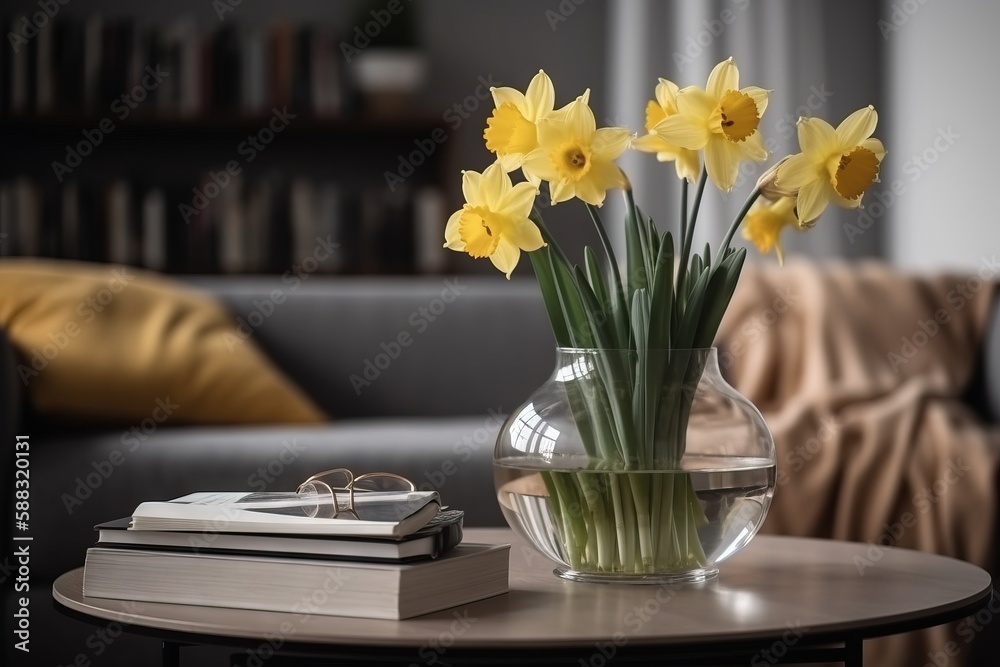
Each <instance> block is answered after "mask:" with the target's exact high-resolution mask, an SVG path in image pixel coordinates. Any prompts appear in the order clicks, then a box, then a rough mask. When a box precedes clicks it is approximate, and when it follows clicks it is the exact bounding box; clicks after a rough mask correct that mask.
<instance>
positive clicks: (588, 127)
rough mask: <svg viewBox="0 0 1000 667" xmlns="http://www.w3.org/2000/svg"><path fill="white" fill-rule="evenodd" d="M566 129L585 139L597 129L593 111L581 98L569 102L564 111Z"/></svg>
mask: <svg viewBox="0 0 1000 667" xmlns="http://www.w3.org/2000/svg"><path fill="white" fill-rule="evenodd" d="M566 129H567V131H568V132H569V134H571V135H573V136H575V137H577V138H578V139H583V140H587V139H589V138H590V136H591V135H592V134H594V132H595V131H596V130H597V121H596V120H594V112H593V111H591V109H590V107H589V106H587V104H586V103H584V101H583V100H582V99H579V98H578V99H577V100H576V101H575V102H571V103H570V105H569V109H568V110H567V112H566Z"/></svg>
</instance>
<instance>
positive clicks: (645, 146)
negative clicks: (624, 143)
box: [632, 134, 672, 153]
mask: <svg viewBox="0 0 1000 667" xmlns="http://www.w3.org/2000/svg"><path fill="white" fill-rule="evenodd" d="M632 148H634V149H636V150H637V151H642V152H643V153H659V152H661V151H666V150H670V149H671V148H672V146H671V144H669V143H668V142H667V140H666V139H664V138H663V137H661V136H660V135H658V134H646V135H643V136H641V137H636V138H635V139H633V140H632Z"/></svg>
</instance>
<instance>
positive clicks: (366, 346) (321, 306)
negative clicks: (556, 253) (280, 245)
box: [190, 274, 555, 419]
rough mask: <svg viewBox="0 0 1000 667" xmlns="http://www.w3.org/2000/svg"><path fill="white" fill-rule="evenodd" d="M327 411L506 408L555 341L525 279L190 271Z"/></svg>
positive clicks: (342, 414)
mask: <svg viewBox="0 0 1000 667" xmlns="http://www.w3.org/2000/svg"><path fill="white" fill-rule="evenodd" d="M190 282H191V283H193V284H194V285H195V286H196V287H198V288H200V289H202V290H205V291H207V292H209V293H211V294H212V295H214V296H216V297H217V298H218V299H219V300H220V301H221V302H222V303H223V304H224V305H225V306H226V307H228V308H229V310H230V312H232V314H233V317H234V319H235V320H236V321H237V323H238V324H239V326H240V328H241V332H242V333H243V334H244V335H248V336H250V338H252V339H253V340H254V341H256V342H257V344H259V345H260V346H261V347H262V348H263V349H264V351H265V352H266V353H267V354H268V355H270V357H271V358H272V359H273V360H274V361H275V362H276V363H277V364H278V365H279V366H280V367H281V368H282V369H283V370H284V371H285V372H286V373H287V374H288V375H289V376H290V377H291V378H292V379H293V380H295V381H296V382H297V383H298V384H299V385H300V386H301V387H302V388H303V389H304V390H305V391H306V392H307V393H308V394H309V395H310V396H311V397H312V398H313V399H314V400H315V401H316V402H317V403H318V404H319V405H320V406H322V407H323V408H324V409H325V410H327V412H328V413H329V414H330V415H331V416H332V417H334V418H335V419H336V418H350V417H371V416H428V417H431V416H446V415H474V414H484V413H486V412H487V411H488V410H490V409H502V410H503V411H507V412H509V411H511V410H513V409H514V408H516V407H517V406H518V405H520V404H521V402H523V401H524V400H525V399H527V398H528V396H529V395H530V393H531V392H532V391H533V390H534V389H536V388H537V387H538V386H539V385H540V384H541V383H542V382H543V381H544V380H545V378H547V377H548V376H549V375H550V374H551V372H552V370H553V367H554V364H555V352H554V350H555V342H554V339H553V337H552V333H551V328H550V326H549V323H548V319H547V317H546V313H545V308H544V305H543V303H542V300H541V296H540V294H539V292H538V286H537V284H536V283H535V282H534V281H533V280H522V281H518V280H515V281H510V282H508V281H506V280H504V279H503V277H502V276H483V277H409V276H408V277H395V278H388V277H378V278H374V277H366V278H340V277H327V276H312V277H310V278H308V279H307V280H304V281H303V280H302V279H301V278H298V277H296V276H294V275H291V274H287V275H286V276H285V277H281V276H274V277H256V276H255V277H245V278H234V277H218V278H216V277H208V278H206V277H199V278H192V279H191V280H190Z"/></svg>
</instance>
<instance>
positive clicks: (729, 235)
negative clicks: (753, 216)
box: [719, 188, 760, 260]
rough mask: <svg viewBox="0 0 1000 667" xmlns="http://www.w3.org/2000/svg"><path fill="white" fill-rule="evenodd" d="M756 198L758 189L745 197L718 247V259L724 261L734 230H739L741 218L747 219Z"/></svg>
mask: <svg viewBox="0 0 1000 667" xmlns="http://www.w3.org/2000/svg"><path fill="white" fill-rule="evenodd" d="M757 197H760V188H754V189H753V192H751V193H750V196H749V197H747V200H746V202H744V204H743V208H741V209H740V212H739V213H737V214H736V218H735V219H734V220H733V224H731V225H730V226H729V231H727V232H726V237H725V238H724V239H723V240H722V245H721V246H719V247H720V248H721V250H720V251H719V259H720V260H721V259H725V257H726V251H727V250H729V244H730V243H731V242H732V240H733V236H734V235H735V234H736V230H737V229H738V228H739V226H740V224H741V223H742V222H743V218H745V217H747V213H749V212H750V207H751V206H753V203H754V202H755V201H757Z"/></svg>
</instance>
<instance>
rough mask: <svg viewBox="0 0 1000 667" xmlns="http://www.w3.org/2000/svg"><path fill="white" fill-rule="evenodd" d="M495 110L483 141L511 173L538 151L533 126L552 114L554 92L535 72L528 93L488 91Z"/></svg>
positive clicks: (544, 76)
mask: <svg viewBox="0 0 1000 667" xmlns="http://www.w3.org/2000/svg"><path fill="white" fill-rule="evenodd" d="M490 92H491V93H492V94H493V102H494V103H495V104H496V108H495V109H494V110H493V113H492V114H491V115H490V117H489V118H488V119H486V129H485V130H484V131H483V138H484V139H486V148H487V150H490V151H492V152H494V153H496V155H497V159H498V160H499V161H500V164H501V165H503V168H504V171H507V172H511V171H514V170H515V169H517V168H518V167H520V166H521V162H522V161H523V160H524V156H525V155H527V154H528V153H530V152H531V151H533V150H535V149H536V148H538V136H537V131H536V127H535V124H536V123H537V122H538V121H539V120H540V119H542V118H544V117H546V116H548V115H549V114H551V113H552V111H553V108H554V107H555V100H556V91H555V87H554V86H553V85H552V79H550V78H549V76H548V75H547V74H546V73H545V72H544V71H543V70H538V74H536V75H535V76H534V78H533V79H532V80H531V83H529V84H528V90H527V92H525V93H522V92H521V91H519V90H515V89H514V88H506V87H504V88H491V89H490Z"/></svg>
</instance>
